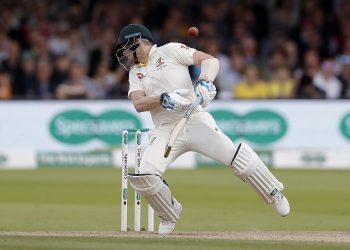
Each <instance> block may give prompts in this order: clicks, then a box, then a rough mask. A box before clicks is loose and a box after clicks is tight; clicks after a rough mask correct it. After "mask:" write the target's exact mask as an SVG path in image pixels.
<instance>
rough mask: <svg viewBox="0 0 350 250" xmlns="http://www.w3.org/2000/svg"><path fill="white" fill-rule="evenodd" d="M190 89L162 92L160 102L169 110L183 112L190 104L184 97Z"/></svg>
mask: <svg viewBox="0 0 350 250" xmlns="http://www.w3.org/2000/svg"><path fill="white" fill-rule="evenodd" d="M189 93H190V91H189V90H188V89H179V90H175V91H174V92H173V93H163V94H162V95H161V96H160V104H161V105H162V106H163V108H165V109H166V110H167V111H169V112H184V111H186V110H187V109H188V107H189V106H190V105H191V104H192V102H191V101H190V100H189V99H187V98H185V97H186V96H188V95H189Z"/></svg>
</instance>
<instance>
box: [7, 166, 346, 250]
mask: <svg viewBox="0 0 350 250" xmlns="http://www.w3.org/2000/svg"><path fill="white" fill-rule="evenodd" d="M274 173H275V174H276V176H277V177H278V178H280V179H281V180H282V181H283V182H284V184H285V186H286V190H285V194H286V196H287V197H288V199H289V201H290V204H291V209H292V212H291V215H290V216H288V217H286V218H281V217H279V216H278V215H277V214H276V213H275V211H274V210H273V209H272V208H271V207H270V206H269V205H265V204H264V203H263V202H262V201H261V200H260V198H259V197H258V196H257V195H256V194H255V193H254V192H253V191H252V190H251V189H250V188H249V187H247V186H246V184H245V183H243V182H242V181H240V180H239V179H238V178H236V177H235V176H233V174H232V172H231V170H228V169H221V168H220V169H197V170H186V171H181V170H169V171H168V172H167V174H166V175H165V178H166V180H167V181H168V182H169V184H170V186H171V188H172V190H173V194H174V196H175V197H176V198H177V199H178V200H180V201H181V202H182V204H183V206H184V212H183V215H182V218H181V220H180V221H179V223H178V225H177V228H176V231H177V232H180V233H181V232H187V231H190V232H194V231H195V232H205V231H206V232H208V231H211V232H214V231H215V232H224V231H259V232H265V231H266V232H268V231H345V232H347V233H345V234H346V235H348V233H349V232H350V199H349V197H350V182H349V180H350V171H320V170H293V171H292V170H288V171H287V170H283V171H281V170H280V171H274ZM129 195H130V196H131V197H132V198H133V196H132V195H131V190H130V193H129ZM132 201H133V200H132V199H130V202H129V205H130V206H129V207H130V210H129V215H130V216H129V225H130V227H132V224H133V221H132V215H133V212H132V204H133V202H132ZM143 215H144V216H143V217H145V215H146V210H144V211H143ZM157 223H158V221H156V225H157ZM143 224H144V225H146V221H145V220H143ZM119 228H120V170H119V169H118V170H116V169H40V170H32V171H21V170H20V171H6V170H2V171H0V249H128V250H133V249H141V247H142V249H201V250H203V249H305V250H306V249H349V248H350V243H331V242H329V243H321V242H308V241H304V242H303V241H284V240H283V241H278V240H277V241H276V240H271V241H266V240H264V241H258V240H254V241H248V240H246V241H242V240H229V239H226V240H215V239H196V238H193V239H192V238H186V239H181V237H178V238H159V237H154V238H152V237H146V238H141V237H133V238H126V237H116V236H114V237H113V236H107V237H86V235H85V236H84V235H82V236H79V235H73V236H69V237H63V236H60V237H58V236H47V235H46V236H45V235H41V236H40V235H38V236H35V237H34V236H19V235H16V232H23V231H24V232H37V231H40V232H48V231H65V232H66V231H74V232H89V231H103V232H104V231H118V230H119ZM4 232H13V233H14V235H12V236H9V235H7V236H5V234H4Z"/></svg>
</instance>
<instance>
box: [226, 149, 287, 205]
mask: <svg viewBox="0 0 350 250" xmlns="http://www.w3.org/2000/svg"><path fill="white" fill-rule="evenodd" d="M231 167H232V169H233V172H234V173H235V174H236V175H237V176H238V177H240V178H241V179H242V180H243V181H245V182H247V183H248V184H249V185H250V186H252V187H253V188H254V189H255V190H256V191H257V192H258V193H259V194H260V196H261V197H262V198H263V200H264V201H266V202H267V203H271V202H272V196H274V195H275V194H276V192H277V191H280V190H283V188H284V187H283V184H282V183H281V182H279V181H278V180H277V179H276V177H275V176H273V174H272V173H271V172H270V170H269V169H268V168H267V167H266V166H265V164H264V163H263V162H262V161H261V160H260V159H259V157H258V155H257V154H256V153H255V152H254V151H253V150H252V148H251V147H249V146H248V145H247V144H245V143H241V144H240V145H239V146H238V149H237V151H236V154H235V156H234V157H233V160H232V163H231Z"/></svg>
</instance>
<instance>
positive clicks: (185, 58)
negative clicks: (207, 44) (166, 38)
mask: <svg viewBox="0 0 350 250" xmlns="http://www.w3.org/2000/svg"><path fill="white" fill-rule="evenodd" d="M162 48H163V49H164V52H165V54H166V55H168V56H169V57H171V58H172V59H173V60H175V61H176V62H178V63H180V64H183V65H187V66H189V65H193V64H194V61H193V54H194V52H196V49H193V48H190V47H188V46H186V45H185V44H182V43H168V44H166V45H164V46H162Z"/></svg>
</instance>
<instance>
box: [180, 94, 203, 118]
mask: <svg viewBox="0 0 350 250" xmlns="http://www.w3.org/2000/svg"><path fill="white" fill-rule="evenodd" d="M202 102H203V97H202V96H201V95H200V94H197V97H196V100H194V102H193V103H192V104H191V106H190V107H189V108H188V110H187V111H186V113H185V116H184V117H185V118H186V119H188V118H189V117H190V115H191V114H192V112H193V110H195V109H196V108H197V107H198V106H199V105H200V104H201V103H202Z"/></svg>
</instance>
